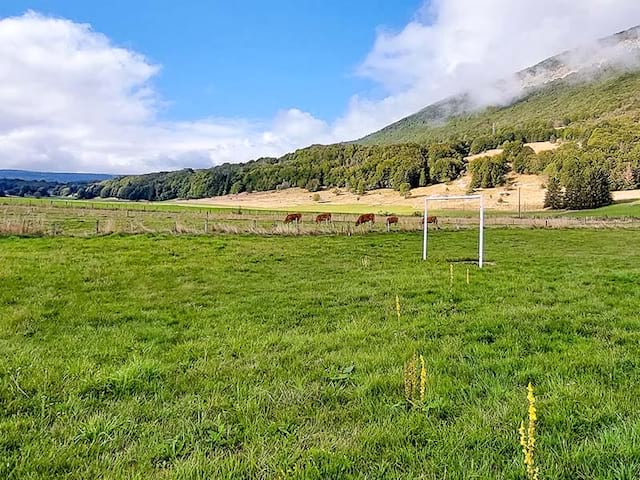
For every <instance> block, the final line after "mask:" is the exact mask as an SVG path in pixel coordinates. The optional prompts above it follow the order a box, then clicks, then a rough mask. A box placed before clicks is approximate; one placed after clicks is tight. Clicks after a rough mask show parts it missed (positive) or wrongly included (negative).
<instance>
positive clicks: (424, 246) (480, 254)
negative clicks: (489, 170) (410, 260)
mask: <svg viewBox="0 0 640 480" xmlns="http://www.w3.org/2000/svg"><path fill="white" fill-rule="evenodd" d="M475 199H479V200H480V236H479V239H478V240H479V241H478V267H480V268H482V264H483V256H484V201H483V200H482V195H452V196H432V197H425V199H424V225H423V229H424V237H423V240H422V260H426V259H427V248H428V245H429V243H428V242H429V222H427V219H428V217H429V201H430V200H431V201H433V200H475Z"/></svg>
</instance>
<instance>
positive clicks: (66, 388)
mask: <svg viewBox="0 0 640 480" xmlns="http://www.w3.org/2000/svg"><path fill="white" fill-rule="evenodd" d="M486 240H487V259H488V260H489V261H490V262H491V263H490V264H489V265H488V266H487V267H486V268H485V269H483V270H481V271H480V270H478V269H477V267H476V266H474V265H472V264H468V263H462V262H460V260H462V259H465V258H471V257H473V256H474V253H475V248H476V243H475V242H476V232H473V231H460V232H451V231H449V232H447V231H442V232H436V233H434V234H433V235H432V237H431V240H430V242H431V248H432V250H431V251H432V257H431V258H430V260H429V261H428V262H427V263H423V262H421V261H420V260H419V256H420V246H421V238H420V235H419V234H408V233H398V234H388V235H383V234H372V235H368V236H358V237H344V236H342V237H338V236H336V237H333V236H320V237H258V236H215V237H205V236H163V235H158V236H145V235H137V236H118V235H114V236H103V237H91V238H77V237H76V238H72V237H58V238H52V237H40V238H17V237H2V238H0V285H2V288H1V289H0V351H1V352H2V355H0V478H8V479H21V480H22V479H40V478H69V479H83V480H85V479H148V478H162V479H164V478H166V479H169V478H171V479H173V478H176V479H214V478H215V479H253V478H257V479H262V478H264V479H272V478H304V479H345V478H346V479H349V478H351V479H382V478H389V479H434V480H435V479H438V480H440V479H514V480H515V479H524V478H525V473H524V468H523V464H522V453H521V450H520V446H519V444H518V433H517V429H518V427H519V425H520V422H521V421H522V420H524V419H525V418H526V413H527V403H526V385H527V383H528V382H529V381H531V382H532V383H533V385H534V386H535V391H536V396H537V399H538V417H539V424H538V431H537V448H538V452H537V457H536V462H537V464H538V465H539V467H540V472H541V478H546V479H567V480H575V479H629V480H631V479H636V478H639V477H640V415H639V413H640V404H639V403H638V398H639V395H640V386H639V385H640V316H639V313H638V312H639V311H640V296H638V284H639V283H640V242H639V241H638V237H637V232H635V231H630V232H625V231H618V230H603V231H591V230H553V231H547V230H491V231H488V232H487V236H486ZM452 262H453V265H454V267H453V273H454V276H453V283H452V284H451V283H450V273H449V268H450V267H449V265H450V264H451V263H452ZM467 268H468V269H469V275H470V284H467V283H466V279H465V277H466V270H467ZM396 295H398V297H399V299H400V305H401V313H400V318H399V319H398V317H397V316H396V306H395V298H396ZM414 351H417V352H419V353H422V354H423V355H424V358H425V360H426V367H427V368H426V369H427V388H426V398H425V401H424V403H423V404H422V405H420V406H418V407H417V408H413V409H408V408H407V406H406V402H405V401H404V395H403V373H402V372H403V364H404V362H405V361H406V360H407V358H409V356H410V355H411V354H412V353H413V352H414Z"/></svg>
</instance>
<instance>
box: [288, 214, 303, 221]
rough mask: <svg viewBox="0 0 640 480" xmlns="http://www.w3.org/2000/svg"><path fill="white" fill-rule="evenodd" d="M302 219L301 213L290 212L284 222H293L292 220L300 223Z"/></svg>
mask: <svg viewBox="0 0 640 480" xmlns="http://www.w3.org/2000/svg"><path fill="white" fill-rule="evenodd" d="M301 220H302V214H301V213H290V214H289V215H287V218H285V219H284V223H291V222H296V223H300V221H301Z"/></svg>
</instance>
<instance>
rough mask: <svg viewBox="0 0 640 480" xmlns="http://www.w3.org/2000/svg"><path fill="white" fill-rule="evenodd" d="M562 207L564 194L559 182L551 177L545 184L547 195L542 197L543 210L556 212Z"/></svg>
mask: <svg viewBox="0 0 640 480" xmlns="http://www.w3.org/2000/svg"><path fill="white" fill-rule="evenodd" d="M563 207H564V194H563V193H562V188H561V187H560V180H558V178H557V177H551V178H550V179H549V183H548V184H547V193H546V194H545V196H544V208H552V209H553V210H558V209H560V208H563Z"/></svg>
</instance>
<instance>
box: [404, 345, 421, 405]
mask: <svg viewBox="0 0 640 480" xmlns="http://www.w3.org/2000/svg"><path fill="white" fill-rule="evenodd" d="M403 379H404V397H405V400H406V401H407V405H408V406H409V407H411V406H416V405H419V404H421V403H422V402H424V399H425V394H426V389H427V369H426V366H425V361H424V357H423V356H422V355H418V354H417V353H416V352H414V353H413V355H412V356H411V358H409V360H407V361H406V363H405V364H404V373H403Z"/></svg>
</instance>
